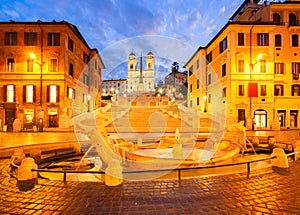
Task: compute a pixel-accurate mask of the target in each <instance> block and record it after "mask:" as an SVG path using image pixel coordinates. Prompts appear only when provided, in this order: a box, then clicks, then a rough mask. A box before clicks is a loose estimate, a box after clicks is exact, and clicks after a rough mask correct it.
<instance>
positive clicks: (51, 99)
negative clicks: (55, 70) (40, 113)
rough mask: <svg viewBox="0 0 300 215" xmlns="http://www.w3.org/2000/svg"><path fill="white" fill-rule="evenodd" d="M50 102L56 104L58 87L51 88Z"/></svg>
mask: <svg viewBox="0 0 300 215" xmlns="http://www.w3.org/2000/svg"><path fill="white" fill-rule="evenodd" d="M49 95H50V102H56V86H55V85H51V86H50V94H49Z"/></svg>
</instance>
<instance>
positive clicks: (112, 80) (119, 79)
mask: <svg viewBox="0 0 300 215" xmlns="http://www.w3.org/2000/svg"><path fill="white" fill-rule="evenodd" d="M126 80H127V79H116V80H115V79H109V80H102V82H108V81H126Z"/></svg>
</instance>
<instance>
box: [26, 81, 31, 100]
mask: <svg viewBox="0 0 300 215" xmlns="http://www.w3.org/2000/svg"><path fill="white" fill-rule="evenodd" d="M26 94H27V95H26V102H33V85H27V89H26Z"/></svg>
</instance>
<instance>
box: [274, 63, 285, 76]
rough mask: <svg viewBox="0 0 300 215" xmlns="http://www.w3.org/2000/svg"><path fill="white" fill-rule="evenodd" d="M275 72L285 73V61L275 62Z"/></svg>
mask: <svg viewBox="0 0 300 215" xmlns="http://www.w3.org/2000/svg"><path fill="white" fill-rule="evenodd" d="M274 73H275V74H283V63H274Z"/></svg>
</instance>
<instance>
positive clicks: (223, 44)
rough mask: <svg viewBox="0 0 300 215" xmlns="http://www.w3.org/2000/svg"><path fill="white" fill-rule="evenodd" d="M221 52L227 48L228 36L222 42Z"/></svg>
mask: <svg viewBox="0 0 300 215" xmlns="http://www.w3.org/2000/svg"><path fill="white" fill-rule="evenodd" d="M219 45H220V54H221V53H222V52H223V51H225V50H226V49H227V37H226V38H225V39H224V40H222V41H221V42H220V44H219Z"/></svg>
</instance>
